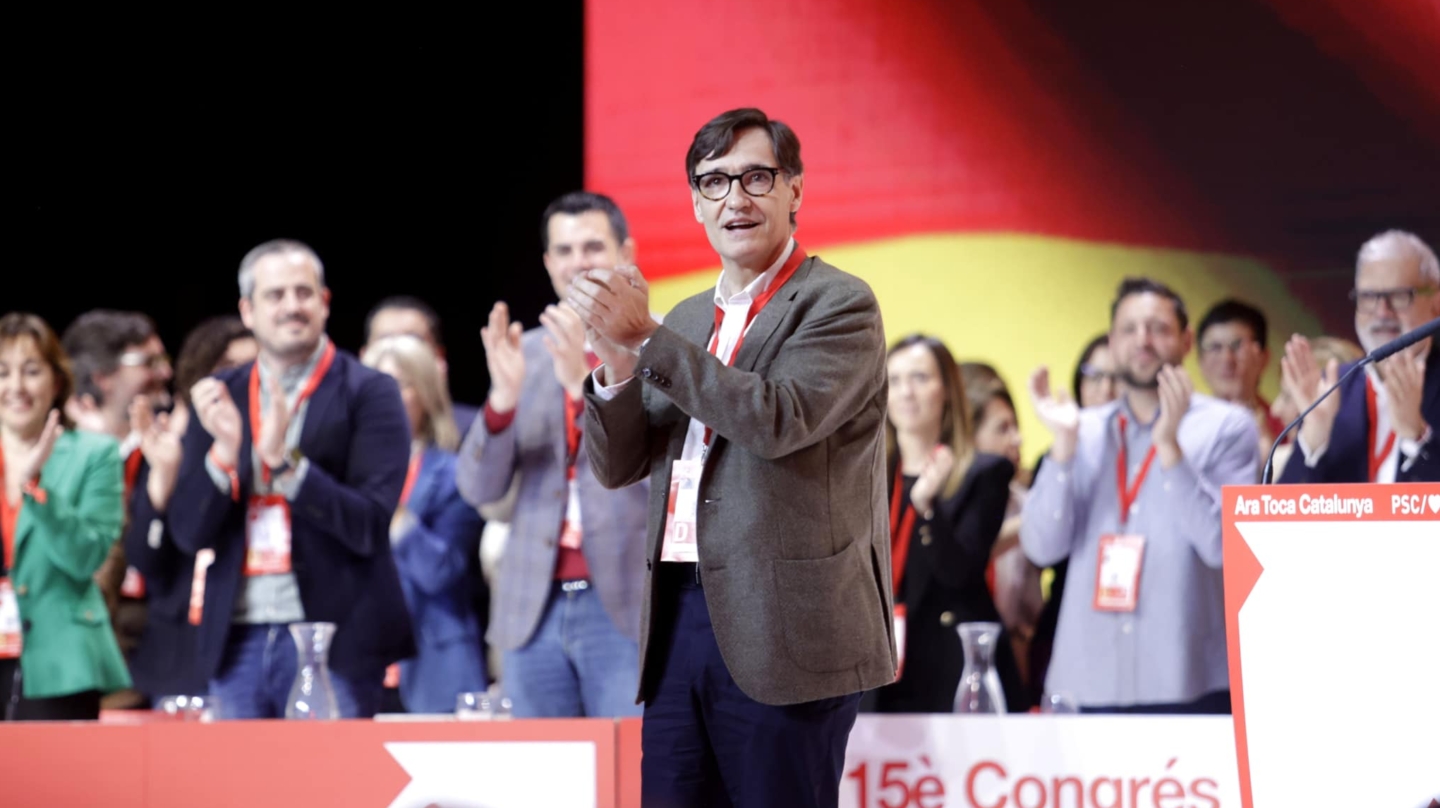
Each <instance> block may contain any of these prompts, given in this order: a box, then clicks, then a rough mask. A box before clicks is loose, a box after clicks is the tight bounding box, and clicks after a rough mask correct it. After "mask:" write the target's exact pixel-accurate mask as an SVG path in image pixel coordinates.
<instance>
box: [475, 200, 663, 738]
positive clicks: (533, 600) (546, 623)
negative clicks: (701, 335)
mask: <svg viewBox="0 0 1440 808" xmlns="http://www.w3.org/2000/svg"><path fill="white" fill-rule="evenodd" d="M542 222H543V225H542V233H543V238H544V242H545V243H544V246H545V252H544V260H545V268H546V270H547V271H548V272H549V274H550V280H551V283H552V284H553V285H554V287H555V293H556V295H558V296H559V297H560V298H561V299H562V300H563V299H564V298H565V296H566V292H567V289H568V287H569V286H570V282H571V281H572V280H573V279H574V278H575V276H576V275H578V274H579V273H580V272H583V271H585V270H588V269H592V268H594V267H614V266H616V265H617V264H619V263H622V262H628V261H630V260H632V259H633V255H634V249H635V245H634V241H633V240H632V239H631V238H630V237H629V235H628V234H627V232H626V230H627V228H626V224H625V217H624V215H623V214H622V213H621V212H620V209H619V208H618V207H616V205H615V203H614V202H613V201H611V200H610V199H608V198H606V197H603V196H600V195H598V194H591V193H584V192H577V193H572V194H567V195H565V196H563V197H561V198H560V199H558V200H556V201H555V202H554V203H552V204H551V205H550V207H549V208H548V209H546V211H545V215H544V217H543V219H542ZM540 323H541V325H542V327H541V328H536V329H531V330H530V331H524V332H522V330H521V327H520V324H519V323H512V322H510V318H509V311H508V308H507V307H506V305H505V303H503V302H500V303H496V304H495V307H494V309H493V310H492V311H491V312H490V321H489V324H488V325H486V326H485V327H484V328H483V329H481V337H482V339H483V340H484V343H485V361H486V364H487V365H488V367H489V370H490V394H489V397H488V399H487V400H486V403H485V411H484V414H483V415H482V416H481V417H480V419H478V420H481V421H483V423H480V424H476V426H475V427H474V428H472V429H471V430H470V432H469V434H468V435H467V436H466V438H465V443H464V445H463V446H461V448H460V456H459V461H458V463H457V465H456V472H455V482H456V485H457V486H458V487H459V488H460V493H461V494H462V495H463V496H464V497H465V499H466V500H467V501H468V502H470V503H471V504H472V505H475V506H476V507H480V506H483V505H488V504H490V503H492V502H496V501H498V500H500V499H502V498H504V497H505V495H506V493H507V492H508V491H509V489H510V485H511V481H512V480H513V479H515V478H516V477H517V476H518V477H519V489H518V495H517V498H516V501H515V510H514V516H513V517H512V520H511V527H510V535H509V538H508V539H507V541H506V544H505V551H504V554H503V555H502V556H501V560H500V568H499V569H498V570H497V572H496V575H495V578H494V593H495V594H494V604H493V607H492V609H491V614H490V628H489V631H488V632H487V634H486V638H487V639H488V640H489V642H490V644H491V645H492V646H495V647H497V648H499V649H501V654H502V656H501V681H502V685H503V688H504V690H505V693H506V695H507V696H509V697H510V699H511V702H512V705H513V708H514V714H515V715H516V717H521V718H534V717H570V716H606V717H614V716H627V715H639V713H640V711H639V709H638V708H637V707H636V706H635V702H634V694H635V687H636V682H637V680H638V676H639V674H638V659H639V651H638V649H637V647H636V638H637V635H638V634H639V628H640V595H641V586H642V584H643V578H644V571H645V557H644V555H643V554H644V548H645V514H646V497H647V494H648V485H647V484H645V483H641V484H639V485H635V486H631V487H629V488H625V489H622V490H618V491H610V490H606V489H605V488H603V487H601V485H600V483H599V482H597V481H596V478H595V476H594V475H593V474H592V473H591V470H590V464H589V462H587V460H586V455H585V449H584V444H585V442H586V441H587V440H588V439H589V436H588V435H586V434H585V432H586V431H587V430H585V429H584V421H583V414H584V410H585V406H584V399H583V398H582V385H583V383H584V380H585V377H586V376H587V375H589V373H590V370H591V368H592V367H593V366H594V364H593V362H594V360H593V358H587V355H589V351H588V350H587V346H586V344H585V329H584V326H583V325H582V324H581V322H580V317H579V315H578V314H577V313H576V312H575V311H574V310H573V309H572V308H570V307H569V306H568V305H567V304H565V303H563V302H562V303H560V304H558V305H551V306H547V307H546V309H545V312H544V313H543V314H541V316H540Z"/></svg>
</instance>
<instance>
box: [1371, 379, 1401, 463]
mask: <svg viewBox="0 0 1440 808" xmlns="http://www.w3.org/2000/svg"><path fill="white" fill-rule="evenodd" d="M1365 413H1366V414H1367V415H1369V416H1370V434H1369V436H1368V437H1369V442H1368V446H1369V454H1367V455H1365V458H1366V459H1367V460H1369V461H1370V482H1372V483H1373V482H1375V480H1376V479H1377V478H1378V477H1379V476H1380V467H1381V466H1383V465H1385V458H1387V457H1389V456H1390V452H1392V451H1394V449H1395V430H1394V429H1391V430H1390V434H1389V435H1388V436H1387V437H1386V438H1385V445H1384V446H1381V447H1380V448H1379V449H1378V450H1377V449H1376V448H1375V444H1376V439H1377V438H1378V437H1379V432H1380V402H1379V399H1378V397H1377V394H1376V392H1375V383H1374V382H1372V381H1370V377H1369V376H1368V375H1367V376H1366V377H1365Z"/></svg>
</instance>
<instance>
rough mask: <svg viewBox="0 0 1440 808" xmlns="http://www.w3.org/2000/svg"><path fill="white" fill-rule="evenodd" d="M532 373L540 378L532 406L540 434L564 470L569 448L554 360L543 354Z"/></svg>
mask: <svg viewBox="0 0 1440 808" xmlns="http://www.w3.org/2000/svg"><path fill="white" fill-rule="evenodd" d="M527 372H529V371H527ZM533 372H534V373H536V374H538V375H539V376H540V380H539V383H538V384H536V386H535V389H536V391H537V394H538V397H539V399H540V400H539V401H537V402H535V403H534V405H533V406H535V408H536V410H537V415H538V417H539V419H540V424H541V426H542V427H543V429H544V432H543V433H542V434H544V435H546V436H547V437H548V439H549V443H550V451H551V452H554V453H555V458H556V462H557V463H559V464H560V467H561V468H564V467H565V461H566V459H567V457H566V455H567V454H569V446H568V445H567V444H566V442H565V440H566V438H565V436H566V431H565V388H564V387H562V386H561V385H560V380H559V379H557V378H555V360H554V359H552V358H551V357H550V352H549V351H546V352H545V353H544V354H543V358H542V359H541V361H540V363H539V364H537V365H536V366H535V370H534V371H533ZM527 406H528V405H527Z"/></svg>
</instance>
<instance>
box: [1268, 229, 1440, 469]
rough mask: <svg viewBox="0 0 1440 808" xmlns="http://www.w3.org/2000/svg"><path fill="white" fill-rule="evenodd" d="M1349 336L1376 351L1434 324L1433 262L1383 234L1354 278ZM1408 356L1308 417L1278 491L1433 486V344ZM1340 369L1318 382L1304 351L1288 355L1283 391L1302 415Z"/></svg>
mask: <svg viewBox="0 0 1440 808" xmlns="http://www.w3.org/2000/svg"><path fill="white" fill-rule="evenodd" d="M1351 298H1353V299H1354V300H1355V333H1356V335H1357V336H1358V337H1359V338H1360V344H1361V345H1363V346H1364V347H1365V350H1366V351H1373V350H1375V349H1376V348H1378V347H1380V346H1381V345H1384V344H1385V343H1386V342H1388V341H1390V340H1392V339H1395V338H1396V337H1398V336H1400V335H1401V334H1404V333H1405V332H1407V331H1410V330H1412V329H1415V328H1418V327H1419V326H1421V325H1424V324H1425V323H1427V322H1429V321H1430V320H1433V319H1434V318H1436V317H1440V262H1437V261H1436V258H1435V252H1434V250H1432V249H1430V247H1429V245H1427V244H1426V243H1425V242H1423V241H1421V240H1420V239H1419V238H1418V237H1416V236H1415V235H1413V234H1411V233H1406V232H1404V231H1401V230H1390V231H1387V232H1384V233H1381V234H1380V235H1378V236H1375V237H1374V238H1372V239H1370V240H1369V241H1367V242H1365V245H1364V246H1363V247H1361V248H1360V255H1359V259H1358V261H1357V263H1356V269H1355V290H1354V291H1353V292H1351ZM1432 343H1434V341H1433V340H1424V341H1422V342H1419V343H1416V345H1415V346H1414V347H1413V348H1410V349H1407V350H1405V351H1402V352H1400V353H1398V354H1395V355H1394V356H1392V357H1391V358H1389V359H1387V360H1385V361H1383V362H1380V363H1379V364H1378V365H1371V366H1370V367H1367V368H1366V369H1365V372H1364V373H1362V374H1357V375H1355V376H1352V377H1351V378H1350V379H1349V381H1347V382H1346V383H1345V386H1344V387H1342V388H1341V389H1340V390H1339V391H1338V393H1337V394H1336V395H1332V396H1330V397H1329V398H1327V399H1325V400H1324V401H1323V402H1321V403H1320V405H1319V406H1317V407H1316V408H1315V410H1314V411H1313V412H1311V413H1310V414H1309V415H1308V416H1306V418H1305V423H1304V424H1303V425H1302V426H1301V427H1300V435H1299V438H1298V440H1297V442H1298V444H1299V451H1297V452H1295V455H1294V456H1292V457H1291V458H1290V460H1289V462H1287V463H1286V464H1285V472H1284V474H1282V475H1281V477H1280V482H1282V483H1368V482H1379V483H1392V482H1402V483H1405V482H1437V481H1440V442H1437V441H1436V439H1435V431H1434V427H1435V426H1436V425H1437V424H1440V343H1434V344H1432ZM1342 370H1349V366H1347V367H1345V368H1339V367H1336V365H1335V363H1334V362H1333V361H1332V362H1331V364H1330V367H1328V368H1325V369H1324V372H1323V373H1322V372H1321V370H1320V369H1319V368H1317V367H1316V366H1315V360H1314V358H1313V356H1312V354H1311V352H1310V346H1309V343H1308V342H1306V340H1305V338H1304V337H1300V336H1295V337H1292V338H1291V339H1290V342H1289V343H1287V344H1286V346H1285V358H1284V359H1283V360H1282V361H1281V372H1282V374H1283V377H1284V383H1285V387H1286V391H1287V392H1288V393H1289V394H1290V395H1291V396H1292V397H1293V398H1294V400H1295V402H1296V403H1297V404H1299V405H1300V407H1301V409H1302V410H1303V409H1304V408H1305V407H1308V406H1309V405H1310V403H1311V402H1313V401H1315V399H1316V398H1317V397H1318V396H1319V395H1320V394H1321V393H1323V392H1324V391H1326V390H1328V389H1329V388H1330V386H1331V385H1333V384H1334V383H1335V380H1336V379H1337V378H1339V375H1340V373H1341V372H1342Z"/></svg>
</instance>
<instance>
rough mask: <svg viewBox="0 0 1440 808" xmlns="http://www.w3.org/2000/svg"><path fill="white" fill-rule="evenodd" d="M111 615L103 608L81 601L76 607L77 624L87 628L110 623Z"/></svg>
mask: <svg viewBox="0 0 1440 808" xmlns="http://www.w3.org/2000/svg"><path fill="white" fill-rule="evenodd" d="M109 620H110V615H109V613H107V612H106V611H105V608H104V607H103V606H102V607H100V608H96V607H95V605H94V604H91V603H87V602H85V601H81V602H80V603H79V604H77V605H76V606H75V622H77V623H80V624H82V625H86V626H98V625H100V624H102V623H106V622H109Z"/></svg>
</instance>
